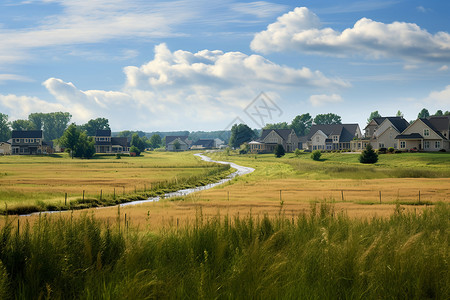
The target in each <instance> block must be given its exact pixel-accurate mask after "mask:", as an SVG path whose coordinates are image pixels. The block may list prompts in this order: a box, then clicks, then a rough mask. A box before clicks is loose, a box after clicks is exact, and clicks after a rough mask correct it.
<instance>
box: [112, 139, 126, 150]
mask: <svg viewBox="0 0 450 300" xmlns="http://www.w3.org/2000/svg"><path fill="white" fill-rule="evenodd" d="M111 145H113V146H117V145H119V146H122V147H125V148H126V147H128V146H129V143H128V138H127V137H112V138H111Z"/></svg>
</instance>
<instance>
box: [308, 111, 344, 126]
mask: <svg viewBox="0 0 450 300" xmlns="http://www.w3.org/2000/svg"><path fill="white" fill-rule="evenodd" d="M314 123H315V124H317V125H320V124H341V123H342V121H341V117H340V116H338V115H336V114H333V113H328V114H319V115H317V116H316V117H315V118H314Z"/></svg>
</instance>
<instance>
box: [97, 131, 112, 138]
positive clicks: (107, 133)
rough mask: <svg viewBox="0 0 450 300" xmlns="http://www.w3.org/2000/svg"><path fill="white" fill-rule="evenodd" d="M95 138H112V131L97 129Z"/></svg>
mask: <svg viewBox="0 0 450 300" xmlns="http://www.w3.org/2000/svg"><path fill="white" fill-rule="evenodd" d="M95 136H107V137H110V136H111V130H109V129H97V130H96V131H95Z"/></svg>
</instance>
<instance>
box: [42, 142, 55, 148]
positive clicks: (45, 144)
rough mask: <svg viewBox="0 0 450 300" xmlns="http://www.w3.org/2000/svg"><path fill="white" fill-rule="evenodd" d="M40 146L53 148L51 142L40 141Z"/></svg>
mask: <svg viewBox="0 0 450 300" xmlns="http://www.w3.org/2000/svg"><path fill="white" fill-rule="evenodd" d="M42 146H49V147H50V148H53V141H42Z"/></svg>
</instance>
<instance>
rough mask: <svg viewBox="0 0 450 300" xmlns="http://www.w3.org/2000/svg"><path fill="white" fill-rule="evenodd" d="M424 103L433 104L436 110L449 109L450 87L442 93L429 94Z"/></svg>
mask: <svg viewBox="0 0 450 300" xmlns="http://www.w3.org/2000/svg"><path fill="white" fill-rule="evenodd" d="M425 101H426V102H427V103H430V104H433V105H434V106H435V107H436V108H437V109H442V110H447V108H448V107H450V85H447V86H446V87H445V89H443V90H442V91H433V92H431V93H430V94H429V95H428V97H427V98H425Z"/></svg>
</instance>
